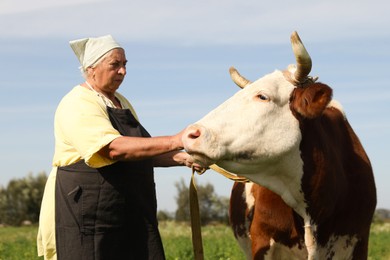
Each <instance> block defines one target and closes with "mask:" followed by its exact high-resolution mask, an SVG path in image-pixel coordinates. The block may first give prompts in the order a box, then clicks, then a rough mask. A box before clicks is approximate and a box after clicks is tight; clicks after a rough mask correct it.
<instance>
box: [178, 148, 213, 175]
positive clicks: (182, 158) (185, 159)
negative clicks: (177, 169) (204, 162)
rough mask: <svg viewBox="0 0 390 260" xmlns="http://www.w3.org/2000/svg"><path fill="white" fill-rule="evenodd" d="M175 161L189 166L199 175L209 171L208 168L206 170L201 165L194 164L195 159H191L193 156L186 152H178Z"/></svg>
mask: <svg viewBox="0 0 390 260" xmlns="http://www.w3.org/2000/svg"><path fill="white" fill-rule="evenodd" d="M173 159H174V160H175V161H177V162H178V163H179V164H181V165H185V166H187V167H189V168H193V169H194V170H195V171H197V172H199V173H203V172H205V171H206V170H208V168H204V167H203V166H201V165H200V164H197V163H196V162H194V159H193V158H192V157H191V155H189V154H188V153H186V152H178V153H176V154H175V155H174V157H173Z"/></svg>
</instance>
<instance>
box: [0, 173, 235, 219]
mask: <svg viewBox="0 0 390 260" xmlns="http://www.w3.org/2000/svg"><path fill="white" fill-rule="evenodd" d="M46 180H47V175H46V173H45V172H41V173H39V174H37V175H36V176H34V175H33V174H31V173H30V174H28V176H26V177H24V178H20V179H13V180H11V181H10V182H9V183H8V185H7V186H6V187H1V186H0V224H2V225H12V226H19V225H22V224H23V223H24V222H25V221H27V222H28V223H32V224H36V223H38V221H39V212H40V207H41V201H42V197H43V192H44V188H45V184H46ZM175 187H176V189H177V195H176V197H175V200H176V204H177V209H176V211H175V212H167V211H159V212H158V218H159V219H160V220H176V221H189V220H190V211H189V207H190V206H189V188H188V187H187V184H185V183H184V180H180V181H179V182H177V183H175ZM197 189H198V198H199V209H200V214H201V222H202V224H203V225H206V224H208V223H210V222H213V221H217V222H224V223H227V222H228V205H229V199H228V198H226V197H221V196H218V195H217V194H216V193H215V191H214V187H213V185H211V184H209V183H208V184H205V185H197Z"/></svg>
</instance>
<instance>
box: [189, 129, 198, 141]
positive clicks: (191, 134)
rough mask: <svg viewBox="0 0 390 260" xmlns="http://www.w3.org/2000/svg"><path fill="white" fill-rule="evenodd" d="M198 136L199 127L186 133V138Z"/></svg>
mask: <svg viewBox="0 0 390 260" xmlns="http://www.w3.org/2000/svg"><path fill="white" fill-rule="evenodd" d="M199 136H200V130H199V129H194V130H192V131H190V132H189V133H188V138H189V139H196V138H198V137H199Z"/></svg>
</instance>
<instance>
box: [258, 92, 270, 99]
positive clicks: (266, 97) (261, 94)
mask: <svg viewBox="0 0 390 260" xmlns="http://www.w3.org/2000/svg"><path fill="white" fill-rule="evenodd" d="M258 98H259V99H260V100H261V101H269V97H268V96H267V95H265V94H263V93H260V94H259V95H258Z"/></svg>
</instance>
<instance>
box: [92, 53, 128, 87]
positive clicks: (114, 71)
mask: <svg viewBox="0 0 390 260" xmlns="http://www.w3.org/2000/svg"><path fill="white" fill-rule="evenodd" d="M126 63H127V60H126V55H125V51H124V50H123V49H113V50H112V51H110V52H109V53H107V55H106V57H105V58H103V60H102V61H101V62H99V64H97V65H96V67H94V68H93V73H92V82H93V86H94V87H96V88H98V89H99V90H100V91H102V92H105V93H107V94H114V93H115V91H116V90H117V89H118V88H119V86H120V84H121V83H122V81H123V79H124V78H125V75H126Z"/></svg>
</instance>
